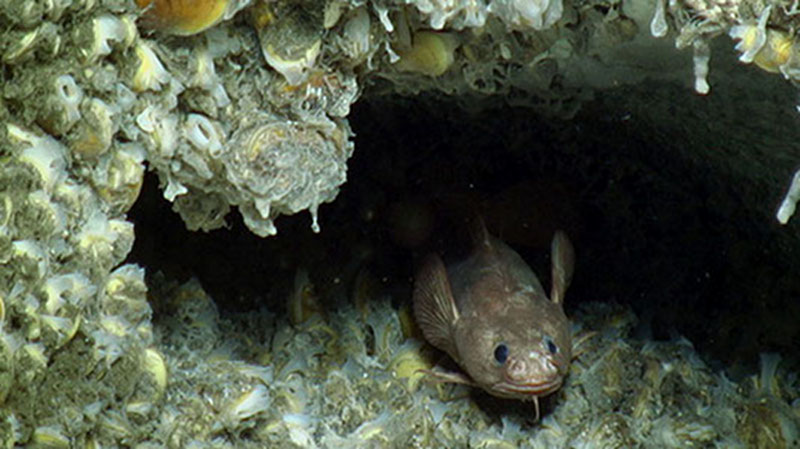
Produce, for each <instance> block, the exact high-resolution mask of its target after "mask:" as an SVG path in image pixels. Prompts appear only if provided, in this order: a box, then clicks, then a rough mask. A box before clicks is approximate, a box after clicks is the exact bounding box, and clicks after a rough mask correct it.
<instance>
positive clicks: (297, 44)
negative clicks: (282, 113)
mask: <svg viewBox="0 0 800 449" xmlns="http://www.w3.org/2000/svg"><path fill="white" fill-rule="evenodd" d="M314 12H315V11H314V10H313V9H311V8H303V7H300V6H299V5H295V6H292V7H287V8H285V10H284V11H279V12H277V13H275V16H276V19H275V20H272V21H266V20H262V22H268V23H266V25H265V26H263V27H260V28H258V37H259V41H260V43H261V51H262V53H263V54H264V58H265V59H266V60H267V63H268V64H269V65H270V66H271V67H272V68H273V69H275V70H276V71H277V72H279V73H280V74H282V75H283V76H284V77H285V78H286V81H287V82H288V83H289V85H291V86H296V85H298V84H301V83H302V82H304V81H305V80H306V78H307V77H308V70H309V69H311V68H313V67H314V65H315V64H316V61H317V57H318V56H319V54H320V51H321V50H322V32H323V30H324V28H323V26H322V17H321V15H322V14H320V17H317V16H316V15H315V14H314ZM264 15H265V14H262V16H264Z"/></svg>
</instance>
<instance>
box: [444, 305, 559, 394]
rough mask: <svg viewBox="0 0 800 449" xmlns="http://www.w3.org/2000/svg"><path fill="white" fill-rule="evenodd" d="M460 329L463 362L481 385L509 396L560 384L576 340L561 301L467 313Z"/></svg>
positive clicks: (548, 390)
mask: <svg viewBox="0 0 800 449" xmlns="http://www.w3.org/2000/svg"><path fill="white" fill-rule="evenodd" d="M459 321H460V322H459V325H458V327H457V329H456V335H455V342H456V344H457V346H458V348H457V351H458V355H459V365H460V366H461V368H462V369H464V371H466V374H467V375H469V376H470V378H471V379H472V380H473V381H474V382H475V384H476V385H478V386H480V387H481V388H483V389H484V390H486V391H487V392H488V393H489V394H492V395H494V396H498V397H504V398H514V399H523V400H524V399H533V398H535V397H539V396H544V395H547V394H550V393H552V392H554V391H556V390H558V389H559V388H560V387H561V385H562V383H563V381H564V378H565V377H566V375H567V372H568V370H569V363H570V359H571V353H572V340H571V335H570V332H569V324H568V321H567V318H566V316H565V315H564V312H563V311H562V310H561V306H560V305H557V304H554V303H552V302H549V301H548V302H546V303H544V304H543V308H539V309H537V310H534V309H532V308H531V307H529V306H525V303H523V304H522V305H520V306H516V307H515V306H514V305H512V306H510V307H508V308H507V309H506V310H504V311H503V313H502V314H501V315H487V314H483V315H480V314H475V315H472V316H463V317H462V319H461V320H459Z"/></svg>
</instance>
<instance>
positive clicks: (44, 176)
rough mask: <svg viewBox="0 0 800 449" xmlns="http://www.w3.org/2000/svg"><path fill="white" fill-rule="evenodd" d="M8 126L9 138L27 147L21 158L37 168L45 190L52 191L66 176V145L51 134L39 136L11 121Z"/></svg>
mask: <svg viewBox="0 0 800 449" xmlns="http://www.w3.org/2000/svg"><path fill="white" fill-rule="evenodd" d="M6 126H7V129H8V137H9V140H10V141H12V142H18V143H21V144H22V145H24V146H26V147H27V148H25V149H24V150H23V151H22V154H21V155H20V156H19V159H20V160H21V161H22V162H25V163H27V164H29V165H31V166H32V167H33V168H34V169H35V170H36V172H37V173H38V174H39V176H40V181H41V183H42V187H43V188H44V189H45V191H47V192H51V191H52V190H53V188H54V187H55V186H56V185H58V184H59V183H60V182H61V180H62V179H63V178H64V177H65V176H66V167H67V161H66V151H65V148H64V146H63V145H61V143H60V142H59V141H57V140H55V139H53V138H52V137H50V136H47V135H45V136H42V137H39V136H37V135H36V134H34V133H32V132H30V131H27V130H24V129H22V128H20V127H18V126H16V125H12V124H10V123H9V124H8V125H6Z"/></svg>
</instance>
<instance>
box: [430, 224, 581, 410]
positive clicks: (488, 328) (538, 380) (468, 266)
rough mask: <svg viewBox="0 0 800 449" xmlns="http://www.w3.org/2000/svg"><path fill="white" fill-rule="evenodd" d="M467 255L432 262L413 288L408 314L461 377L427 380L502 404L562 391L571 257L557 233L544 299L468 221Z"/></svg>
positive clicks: (568, 343) (512, 258)
mask: <svg viewBox="0 0 800 449" xmlns="http://www.w3.org/2000/svg"><path fill="white" fill-rule="evenodd" d="M475 221H476V223H475V224H474V228H475V230H474V232H473V233H472V234H473V240H474V244H475V246H476V247H475V248H474V250H473V251H472V253H471V255H470V256H469V257H468V258H467V259H465V260H463V261H461V262H458V263H456V264H454V265H452V266H448V267H445V265H444V263H443V262H442V260H441V258H439V256H437V255H435V254H433V255H430V256H428V258H427V260H426V261H425V263H424V264H423V266H422V268H421V269H420V271H419V273H418V275H417V277H416V280H415V283H414V314H415V316H416V318H417V322H418V324H419V327H420V329H421V330H422V333H423V334H424V335H425V338H426V339H427V340H428V341H429V342H430V343H431V344H432V345H433V346H436V347H437V348H439V349H441V350H442V351H444V352H446V353H447V354H449V355H450V357H452V358H453V359H454V360H455V361H456V363H458V365H459V366H460V367H461V369H462V370H463V371H464V374H460V373H440V372H436V373H433V374H434V375H435V376H436V377H438V378H439V379H440V380H443V381H446V382H458V383H466V384H470V385H475V386H478V387H481V388H483V389H484V390H486V391H487V392H488V393H489V394H492V395H494V396H498V397H504V398H514V399H523V400H532V401H534V403H535V407H536V419H537V420H538V418H539V402H538V398H539V397H540V396H545V395H548V394H550V393H552V392H554V391H556V390H558V389H559V388H560V387H561V384H562V382H563V381H564V377H565V376H566V375H567V371H568V368H569V363H570V360H571V357H572V355H571V354H572V336H571V333H570V324H569V320H568V319H567V317H566V315H565V314H564V310H563V307H562V303H563V300H564V292H565V291H566V289H567V287H568V285H569V282H570V280H571V278H572V270H573V258H574V256H573V249H572V245H571V244H570V242H569V240H568V239H567V236H566V235H565V234H564V233H563V232H561V231H557V232H556V234H555V237H554V238H553V242H552V245H551V251H552V267H553V268H552V281H553V285H552V289H551V291H550V298H548V297H547V295H546V294H545V292H544V289H543V288H542V285H541V283H540V282H539V279H537V277H536V275H535V274H534V273H533V271H531V269H530V268H529V267H528V265H527V264H526V263H525V262H524V261H523V260H522V258H521V257H520V256H519V254H517V253H516V252H515V251H514V250H512V249H511V248H509V247H508V246H507V245H506V244H505V243H503V242H501V241H500V240H499V239H497V238H494V237H492V236H490V235H489V233H488V231H487V230H486V227H485V225H484V224H483V221H482V220H480V219H477V220H475Z"/></svg>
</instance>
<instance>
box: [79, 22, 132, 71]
mask: <svg viewBox="0 0 800 449" xmlns="http://www.w3.org/2000/svg"><path fill="white" fill-rule="evenodd" d="M78 33H79V34H78V39H79V43H81V44H82V47H81V49H80V50H79V51H80V52H81V54H82V56H83V58H84V60H85V61H86V62H88V63H93V62H96V61H97V60H98V59H100V58H103V57H105V56H107V55H109V54H110V53H111V51H112V50H113V48H114V46H115V45H119V46H120V47H122V48H127V47H130V46H131V45H132V44H133V42H134V41H135V40H136V38H137V37H138V36H139V33H138V32H137V30H136V25H135V24H134V23H133V20H132V19H131V18H130V17H124V18H122V19H120V18H119V17H116V16H112V15H108V14H107V15H102V16H100V17H96V18H95V19H94V20H92V21H91V22H90V23H89V24H88V25H87V28H84V29H79V30H78ZM81 36H85V37H83V38H81Z"/></svg>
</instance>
